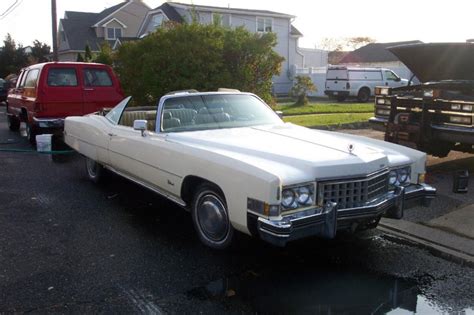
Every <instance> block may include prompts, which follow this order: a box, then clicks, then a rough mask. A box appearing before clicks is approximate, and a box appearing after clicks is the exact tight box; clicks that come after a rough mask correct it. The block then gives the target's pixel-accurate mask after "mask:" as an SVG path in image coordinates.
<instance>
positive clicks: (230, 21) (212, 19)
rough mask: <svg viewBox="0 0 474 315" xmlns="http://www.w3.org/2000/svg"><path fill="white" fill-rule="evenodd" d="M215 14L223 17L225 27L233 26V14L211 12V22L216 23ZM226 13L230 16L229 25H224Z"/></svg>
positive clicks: (222, 22)
mask: <svg viewBox="0 0 474 315" xmlns="http://www.w3.org/2000/svg"><path fill="white" fill-rule="evenodd" d="M215 14H219V15H220V16H221V17H222V18H221V26H224V27H231V26H232V14H230V13H220V12H211V24H214V15H215ZM224 15H228V16H229V25H223V24H224V19H223V17H224Z"/></svg>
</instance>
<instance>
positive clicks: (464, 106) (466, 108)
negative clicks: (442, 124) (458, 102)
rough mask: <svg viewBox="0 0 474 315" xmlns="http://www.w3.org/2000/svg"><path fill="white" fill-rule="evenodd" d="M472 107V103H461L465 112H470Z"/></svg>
mask: <svg viewBox="0 0 474 315" xmlns="http://www.w3.org/2000/svg"><path fill="white" fill-rule="evenodd" d="M473 108H474V107H473V106H472V105H463V106H462V110H464V111H466V112H472V109H473Z"/></svg>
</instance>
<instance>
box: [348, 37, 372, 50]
mask: <svg viewBox="0 0 474 315" xmlns="http://www.w3.org/2000/svg"><path fill="white" fill-rule="evenodd" d="M371 43H375V39H373V38H370V37H367V36H359V37H349V38H346V46H347V47H349V48H351V49H352V50H356V49H358V48H360V47H362V46H365V45H367V44H371Z"/></svg>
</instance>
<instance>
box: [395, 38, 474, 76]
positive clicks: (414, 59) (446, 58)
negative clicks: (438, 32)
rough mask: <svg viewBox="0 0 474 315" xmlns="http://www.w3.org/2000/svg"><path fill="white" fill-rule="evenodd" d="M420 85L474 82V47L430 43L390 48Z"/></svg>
mask: <svg viewBox="0 0 474 315" xmlns="http://www.w3.org/2000/svg"><path fill="white" fill-rule="evenodd" d="M388 50H389V51H390V52H391V53H393V54H394V55H395V56H397V57H398V59H400V61H401V62H403V63H404V64H405V65H406V66H407V67H408V68H409V69H410V70H411V72H413V74H414V75H415V76H416V77H417V78H418V79H419V80H420V81H421V82H431V81H442V80H474V44H473V43H431V44H412V45H401V46H394V47H389V48H388Z"/></svg>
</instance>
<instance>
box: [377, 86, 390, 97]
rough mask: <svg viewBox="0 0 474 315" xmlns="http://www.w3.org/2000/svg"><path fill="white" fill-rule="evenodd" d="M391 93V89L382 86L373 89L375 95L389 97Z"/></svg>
mask: <svg viewBox="0 0 474 315" xmlns="http://www.w3.org/2000/svg"><path fill="white" fill-rule="evenodd" d="M390 93H391V88H389V87H383V86H377V87H375V95H384V96H386V95H390Z"/></svg>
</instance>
